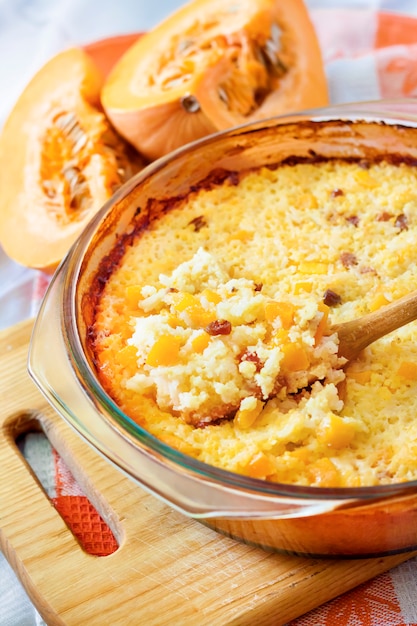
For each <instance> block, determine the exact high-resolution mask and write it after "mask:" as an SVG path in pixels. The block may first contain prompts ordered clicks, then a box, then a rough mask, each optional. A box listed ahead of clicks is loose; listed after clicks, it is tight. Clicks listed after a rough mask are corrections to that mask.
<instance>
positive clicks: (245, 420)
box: [233, 398, 264, 430]
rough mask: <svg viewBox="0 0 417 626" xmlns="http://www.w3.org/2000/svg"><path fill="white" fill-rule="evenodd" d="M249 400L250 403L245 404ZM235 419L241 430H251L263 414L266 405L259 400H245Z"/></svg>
mask: <svg viewBox="0 0 417 626" xmlns="http://www.w3.org/2000/svg"><path fill="white" fill-rule="evenodd" d="M245 400H247V401H248V402H245ZM245 400H243V401H242V403H241V406H240V409H239V410H238V411H237V413H236V415H235V417H234V420H233V422H234V424H235V425H236V426H237V427H238V428H241V429H243V430H244V429H246V428H250V427H251V426H252V425H253V424H254V423H255V422H256V420H257V418H258V417H259V415H260V414H261V412H262V409H263V406H264V403H263V402H262V401H261V400H258V399H257V398H245Z"/></svg>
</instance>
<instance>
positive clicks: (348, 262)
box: [340, 252, 358, 267]
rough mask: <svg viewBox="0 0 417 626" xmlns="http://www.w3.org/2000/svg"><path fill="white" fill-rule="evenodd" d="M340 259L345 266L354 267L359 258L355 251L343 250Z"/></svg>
mask: <svg viewBox="0 0 417 626" xmlns="http://www.w3.org/2000/svg"><path fill="white" fill-rule="evenodd" d="M340 260H341V262H342V265H343V266H344V267H352V265H357V264H358V259H357V258H356V255H355V254H353V252H342V254H341V255H340Z"/></svg>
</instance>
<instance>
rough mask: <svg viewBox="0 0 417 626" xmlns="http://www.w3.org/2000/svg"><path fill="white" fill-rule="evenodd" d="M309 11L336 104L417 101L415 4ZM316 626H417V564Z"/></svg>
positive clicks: (53, 493) (336, 607)
mask: <svg viewBox="0 0 417 626" xmlns="http://www.w3.org/2000/svg"><path fill="white" fill-rule="evenodd" d="M289 1H291V0H289ZM371 4H372V6H371V8H369V5H371ZM309 6H310V7H311V14H312V18H313V21H314V24H315V26H316V29H317V32H318V35H319V39H320V42H321V45H322V50H323V55H324V59H325V63H326V71H327V77H328V82H329V89H330V98H331V101H332V103H334V104H338V103H343V102H358V101H364V100H376V99H381V98H398V97H408V98H410V97H417V1H416V0H411V1H410V0H408V1H404V2H402V1H401V0H385V1H384V0H380V2H378V1H377V0H375V1H374V2H373V3H371V2H369V3H364V2H361V0H346V2H345V3H341V2H334V0H327V1H326V0H311V2H310V3H309ZM377 9H378V10H377ZM382 9H383V10H382ZM401 9H403V11H406V12H407V13H404V12H400V11H401ZM416 114H417V100H416ZM46 285H47V278H46V277H45V276H43V275H41V274H40V275H38V276H37V278H36V280H35V284H34V292H33V311H34V312H35V311H36V310H37V307H38V304H39V301H40V298H41V296H42V295H43V293H44V290H45V287H46ZM36 445H37V444H36V443H34V442H32V446H35V447H36ZM49 455H50V459H51V460H52V464H51V471H52V472H53V480H52V485H51V484H50V485H49V493H50V497H51V500H52V501H53V503H54V505H55V506H56V508H57V510H58V511H59V512H60V513H61V515H62V517H63V518H64V519H65V521H66V522H67V524H68V526H69V527H70V528H71V529H72V531H73V533H74V534H75V535H76V537H77V538H78V540H79V541H80V543H81V544H82V545H83V546H84V548H85V549H86V550H87V551H89V552H91V553H93V554H95V555H106V554H110V553H111V552H113V551H114V550H116V549H117V544H116V541H115V539H114V537H113V535H112V533H111V531H110V530H109V529H108V527H107V526H106V524H105V523H104V522H103V520H102V519H101V518H100V516H99V515H98V514H97V512H96V511H95V510H94V508H93V507H92V505H91V504H90V503H89V502H88V500H87V498H86V497H85V496H84V495H83V493H82V492H81V491H80V488H79V487H78V485H77V483H76V482H75V480H74V478H73V477H72V475H71V474H70V472H69V471H68V469H67V468H66V467H65V465H64V463H63V461H62V460H61V459H60V458H59V456H58V454H57V453H56V452H55V451H54V450H52V449H51V450H50V453H49ZM31 456H32V457H34V456H35V457H36V454H35V455H34V454H33V453H32V455H31ZM317 625H319V626H327V625H328V626H417V560H416V559H411V560H410V561H407V562H405V563H403V564H402V565H400V566H398V567H396V568H395V569H393V570H391V571H390V572H388V573H385V574H382V575H380V576H378V577H377V578H375V579H374V580H372V581H370V582H368V583H365V584H362V585H360V586H359V587H357V588H356V589H354V590H353V591H351V592H348V593H345V594H344V595H342V596H339V597H338V598H336V599H334V600H333V601H331V602H328V603H327V604H325V605H323V606H322V607H320V608H318V609H316V610H314V611H312V612H310V613H308V614H307V615H305V616H303V617H300V618H299V619H297V620H295V621H293V622H291V625H290V626H317Z"/></svg>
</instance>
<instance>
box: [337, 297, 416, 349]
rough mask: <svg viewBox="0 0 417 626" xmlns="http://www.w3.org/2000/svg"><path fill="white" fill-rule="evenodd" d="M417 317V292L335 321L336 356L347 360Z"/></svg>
mask: <svg viewBox="0 0 417 626" xmlns="http://www.w3.org/2000/svg"><path fill="white" fill-rule="evenodd" d="M415 319H417V291H413V292H412V293H409V294H407V295H406V296H403V297H402V298H399V299H398V300H395V301H394V302H391V303H390V304H387V305H386V306H383V307H381V308H380V309H378V311H373V312H372V313H368V314H367V315H364V316H363V317H361V318H359V319H356V320H352V321H350V322H343V323H341V324H335V326H333V328H332V330H334V331H336V332H337V334H338V336H339V351H338V353H339V356H343V357H345V358H346V359H347V360H348V361H350V360H351V359H354V358H355V357H356V356H357V355H358V354H359V352H361V350H363V349H364V348H366V347H367V346H369V345H370V344H371V343H372V342H374V341H376V340H377V339H380V337H383V336H384V335H387V334H388V333H390V332H392V331H393V330H396V329H397V328H401V326H404V325H405V324H408V323H409V322H412V321H413V320H415Z"/></svg>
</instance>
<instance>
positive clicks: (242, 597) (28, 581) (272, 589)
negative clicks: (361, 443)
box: [0, 322, 415, 626]
mask: <svg viewBox="0 0 417 626" xmlns="http://www.w3.org/2000/svg"><path fill="white" fill-rule="evenodd" d="M31 327H32V324H31V322H24V323H21V324H19V325H18V326H15V327H13V328H11V329H9V330H6V331H2V332H1V333H0V408H1V411H0V467H1V481H0V547H1V549H2V551H3V552H4V553H5V555H6V557H7V559H8V561H9V562H10V564H11V565H12V567H13V568H14V570H15V572H16V573H17V575H18V577H19V578H20V580H21V581H22V583H23V585H24V587H25V588H26V590H27V592H28V594H29V596H30V597H31V599H32V601H33V602H34V604H35V606H36V607H37V609H38V610H39V612H40V613H41V615H42V616H43V617H44V619H45V621H46V622H47V624H48V625H51V626H54V625H60V626H62V625H66V626H84V625H85V626H87V625H88V626H110V625H111V626H118V625H120V626H129V625H134V626H136V625H142V624H143V625H144V624H146V626H162V625H163V624H168V623H169V624H170V625H171V626H196V625H197V624H198V626H206V625H207V626H213V624H215V625H216V626H226V625H228V626H232V625H233V626H238V625H240V626H245V625H247V626H249V625H251V626H252V625H253V624H256V625H257V626H265V625H268V624H271V625H272V624H273V625H274V626H280V625H283V624H285V623H287V622H288V621H290V620H291V619H294V618H296V617H298V616H300V615H302V614H304V613H306V612H308V611H309V610H311V609H313V608H315V607H317V606H319V605H320V604H322V603H324V602H326V601H328V600H330V599H332V598H334V597H336V596H337V595H339V594H341V593H343V592H345V591H347V590H349V589H351V588H353V587H355V586H356V585H358V584H360V583H362V582H364V581H366V580H368V579H370V578H372V577H374V576H376V575H377V574H379V573H381V572H384V571H386V570H388V569H390V568H391V567H393V566H395V565H397V564H399V563H401V562H403V561H405V560H406V559H407V558H410V557H411V556H413V555H414V554H415V553H408V554H400V555H396V556H390V557H383V558H377V559H357V560H324V559H306V558H300V557H293V556H286V555H280V554H274V553H270V552H266V551H263V550H261V549H260V548H254V547H251V546H247V545H244V544H241V543H238V542H236V541H233V540H232V539H228V538H226V537H224V536H222V535H220V534H218V533H216V532H214V531H212V530H210V529H209V528H207V527H205V526H204V525H202V524H200V523H199V522H197V521H195V520H192V519H188V518H186V517H184V516H183V515H181V514H180V513H178V512H176V511H174V510H172V509H171V508H169V507H168V506H166V505H165V504H164V503H162V502H160V501H159V500H158V499H156V498H155V497H154V496H152V495H149V494H147V493H145V492H144V491H143V490H142V489H141V488H140V487H139V486H137V485H136V484H135V483H134V482H132V481H131V480H130V479H128V478H127V477H125V476H124V475H123V474H122V473H121V472H120V471H119V470H117V469H115V468H114V467H113V466H111V465H110V464H109V463H108V462H106V461H105V460H104V459H103V458H102V457H101V456H99V455H98V454H97V453H96V452H95V451H94V450H93V449H91V448H90V446H89V445H87V444H86V443H85V442H84V441H83V440H82V439H81V438H80V437H79V436H78V435H77V434H76V433H74V431H73V430H72V428H70V427H69V426H68V425H67V424H66V423H65V422H64V420H62V419H61V418H60V417H59V416H58V415H57V414H56V413H55V411H54V410H53V409H51V408H50V407H49V405H48V404H47V402H46V400H45V399H44V398H43V396H42V394H41V393H40V392H39V391H38V390H37V388H36V386H35V385H34V383H33V382H32V381H31V380H30V378H29V376H28V374H27V373H26V358H27V350H28V342H29V338H30V332H31ZM46 349H51V347H47V346H46ZM37 427H40V428H42V429H43V430H44V432H45V433H46V435H47V437H48V438H49V440H50V441H51V443H52V445H53V446H54V447H55V448H56V449H57V451H58V452H59V453H60V454H61V456H62V457H63V458H64V460H65V461H66V463H67V464H68V465H69V467H70V469H71V471H72V472H73V474H74V475H75V476H76V478H77V480H78V481H79V483H80V485H81V486H82V488H83V489H84V491H85V493H86V495H87V496H88V498H89V499H90V501H91V502H92V503H93V504H94V505H95V506H96V508H97V510H98V511H99V512H100V513H101V515H102V516H103V518H104V519H105V520H106V521H107V523H108V524H109V525H110V527H111V529H112V530H113V532H114V534H115V536H116V537H117V539H118V543H119V549H118V550H117V551H116V552H114V553H113V554H111V555H110V556H106V557H96V556H91V555H89V554H87V553H85V552H84V551H83V549H82V548H81V547H80V545H79V544H78V543H77V541H76V539H75V538H74V536H73V535H72V533H71V532H70V531H69V530H68V528H67V526H66V525H65V523H64V521H63V520H62V518H61V517H60V515H59V514H58V512H57V511H56V510H55V509H54V507H53V505H52V504H51V502H50V501H49V499H48V497H47V495H46V494H45V492H44V491H43V489H42V487H41V486H40V484H39V482H38V480H37V479H36V477H35V476H34V475H33V474H32V471H31V470H30V468H29V466H28V465H27V463H26V461H25V460H24V459H23V457H22V456H21V455H20V453H19V451H18V448H17V446H16V444H15V439H16V436H17V435H18V434H20V433H22V432H25V431H28V430H33V429H34V428H37Z"/></svg>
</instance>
